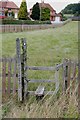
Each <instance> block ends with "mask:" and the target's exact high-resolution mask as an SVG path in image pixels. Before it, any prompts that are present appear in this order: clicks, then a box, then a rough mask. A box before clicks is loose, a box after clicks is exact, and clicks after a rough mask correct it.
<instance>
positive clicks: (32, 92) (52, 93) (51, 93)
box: [28, 91, 56, 96]
mask: <svg viewBox="0 0 80 120" xmlns="http://www.w3.org/2000/svg"><path fill="white" fill-rule="evenodd" d="M28 93H29V94H30V95H34V96H35V91H28ZM46 94H47V95H55V94H56V92H55V91H44V95H46Z"/></svg>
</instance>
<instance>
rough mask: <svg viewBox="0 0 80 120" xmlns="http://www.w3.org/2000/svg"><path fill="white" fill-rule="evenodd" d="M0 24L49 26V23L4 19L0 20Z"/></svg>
mask: <svg viewBox="0 0 80 120" xmlns="http://www.w3.org/2000/svg"><path fill="white" fill-rule="evenodd" d="M2 24H28V25H35V24H51V22H50V21H31V20H14V19H8V18H6V19H4V20H2Z"/></svg>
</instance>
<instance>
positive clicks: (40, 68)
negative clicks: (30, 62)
mask: <svg viewBox="0 0 80 120" xmlns="http://www.w3.org/2000/svg"><path fill="white" fill-rule="evenodd" d="M62 66H63V64H59V65H57V66H56V67H43V66H26V68H25V69H29V70H45V71H46V70H49V71H53V70H56V69H59V68H61V67H62Z"/></svg>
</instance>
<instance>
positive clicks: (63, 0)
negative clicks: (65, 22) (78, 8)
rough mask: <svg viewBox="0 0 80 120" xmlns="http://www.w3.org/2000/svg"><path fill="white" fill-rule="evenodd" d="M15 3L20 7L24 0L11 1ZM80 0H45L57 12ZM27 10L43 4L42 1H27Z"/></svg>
mask: <svg viewBox="0 0 80 120" xmlns="http://www.w3.org/2000/svg"><path fill="white" fill-rule="evenodd" d="M9 1H13V2H15V3H16V4H17V5H18V6H20V4H21V1H22V0H9ZM79 1H80V0H44V2H45V3H49V4H50V5H51V6H52V7H53V8H54V9H55V10H56V12H60V11H61V10H62V9H64V8H65V6H67V5H68V4H70V3H78V2H79ZM26 2H27V8H28V11H29V9H30V8H31V7H32V6H33V5H34V4H35V3H36V2H39V3H40V2H41V0H26Z"/></svg>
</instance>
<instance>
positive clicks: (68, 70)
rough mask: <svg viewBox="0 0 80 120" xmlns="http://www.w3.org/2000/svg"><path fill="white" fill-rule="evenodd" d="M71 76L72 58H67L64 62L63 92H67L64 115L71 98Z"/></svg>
mask: <svg viewBox="0 0 80 120" xmlns="http://www.w3.org/2000/svg"><path fill="white" fill-rule="evenodd" d="M70 77H71V60H67V59H65V60H64V62H63V80H64V85H63V93H64V94H65V105H64V108H63V113H64V115H65V114H66V111H67V110H68V105H69V98H70Z"/></svg>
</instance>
